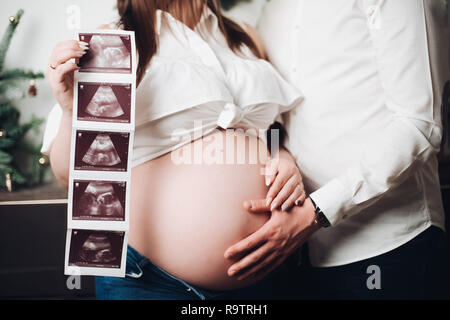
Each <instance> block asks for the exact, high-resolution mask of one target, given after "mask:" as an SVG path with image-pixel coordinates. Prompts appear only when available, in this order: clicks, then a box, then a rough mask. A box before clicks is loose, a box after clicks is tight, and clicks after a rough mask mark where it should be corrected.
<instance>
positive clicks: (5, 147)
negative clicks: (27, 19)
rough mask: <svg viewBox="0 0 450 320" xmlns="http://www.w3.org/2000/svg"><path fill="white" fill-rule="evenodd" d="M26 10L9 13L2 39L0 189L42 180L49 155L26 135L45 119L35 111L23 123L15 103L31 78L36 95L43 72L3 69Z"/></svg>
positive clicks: (30, 88)
mask: <svg viewBox="0 0 450 320" xmlns="http://www.w3.org/2000/svg"><path fill="white" fill-rule="evenodd" d="M23 13H24V11H23V10H22V9H20V10H19V11H18V12H17V14H16V15H15V16H11V17H9V24H8V27H7V29H6V31H5V33H4V35H3V38H2V40H1V42H0V189H2V190H8V191H11V190H12V189H13V188H14V189H18V188H21V187H29V186H33V185H36V184H39V183H41V182H42V180H43V175H44V170H45V168H46V167H47V165H48V159H47V158H46V157H45V156H43V155H41V153H40V148H41V146H40V145H34V144H32V143H30V142H27V141H25V139H24V138H25V136H26V134H27V133H28V132H30V130H34V131H35V132H36V133H37V132H38V130H39V127H40V126H41V124H42V122H43V120H42V119H38V118H36V117H35V116H34V115H33V116H32V118H31V120H30V121H29V122H26V123H20V122H19V120H20V111H19V109H18V108H17V107H16V106H15V102H16V101H17V100H20V99H22V98H24V97H26V93H25V91H26V90H24V89H23V87H22V86H21V85H22V83H23V82H24V81H29V87H28V96H35V95H36V94H37V90H36V85H35V80H36V79H40V78H43V77H44V75H43V73H35V72H32V71H29V70H23V69H12V70H4V64H5V58H6V53H7V52H8V49H9V45H10V43H11V39H12V37H13V35H14V32H15V31H16V28H17V26H18V24H19V22H20V18H21V17H22V15H23Z"/></svg>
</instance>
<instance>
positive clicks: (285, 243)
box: [225, 198, 320, 280]
mask: <svg viewBox="0 0 450 320" xmlns="http://www.w3.org/2000/svg"><path fill="white" fill-rule="evenodd" d="M247 210H248V211H249V212H252V213H255V212H264V213H267V212H268V211H270V210H269V209H268V208H267V206H266V203H265V200H257V201H252V205H250V206H249V207H247ZM315 220H316V214H315V212H314V207H313V204H312V202H311V200H310V199H309V198H308V199H307V200H306V201H305V202H304V204H303V205H302V206H295V207H293V208H292V209H291V210H290V211H281V210H275V211H273V212H272V215H271V218H270V219H269V220H268V221H267V222H266V223H265V224H264V225H263V226H262V227H261V228H260V229H259V230H258V231H256V232H255V233H253V234H251V235H250V236H248V237H247V238H246V239H244V240H242V241H240V242H238V243H237V244H235V245H233V246H231V247H230V248H228V249H227V250H226V252H225V258H227V259H230V258H233V257H235V256H240V255H245V256H243V258H242V259H240V260H239V261H238V262H236V263H235V264H233V265H232V266H231V267H230V268H229V269H228V275H229V276H230V277H232V276H237V279H238V280H243V279H246V278H249V277H252V278H257V279H258V280H259V279H262V278H263V277H265V276H266V275H268V274H269V273H270V272H271V271H272V270H274V269H275V268H276V267H278V266H279V265H280V264H281V263H282V262H283V261H284V260H285V259H286V258H287V257H288V256H289V255H291V254H292V253H293V252H294V251H295V250H296V249H297V248H299V247H300V246H301V245H302V244H303V243H304V242H305V241H306V240H307V239H308V238H309V237H310V236H311V235H312V234H313V233H314V232H315V231H317V230H318V229H319V228H320V226H319V225H318V224H317V223H316V222H315Z"/></svg>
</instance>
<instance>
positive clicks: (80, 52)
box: [77, 51, 86, 56]
mask: <svg viewBox="0 0 450 320" xmlns="http://www.w3.org/2000/svg"><path fill="white" fill-rule="evenodd" d="M77 54H80V55H82V56H84V55H85V54H86V51H77Z"/></svg>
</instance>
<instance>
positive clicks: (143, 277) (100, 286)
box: [95, 246, 272, 300]
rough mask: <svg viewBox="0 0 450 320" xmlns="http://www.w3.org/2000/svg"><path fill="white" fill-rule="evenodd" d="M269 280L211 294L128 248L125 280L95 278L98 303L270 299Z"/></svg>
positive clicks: (269, 278) (270, 285)
mask: <svg viewBox="0 0 450 320" xmlns="http://www.w3.org/2000/svg"><path fill="white" fill-rule="evenodd" d="M271 279H272V277H271V275H269V276H268V277H267V278H265V279H264V280H262V281H260V282H259V283H257V284H254V285H252V286H250V287H247V288H243V289H238V290H231V291H212V290H207V289H202V288H198V287H196V286H193V285H191V284H189V283H187V282H185V281H183V280H181V279H179V278H177V277H175V276H173V275H171V274H169V273H168V272H166V271H164V270H163V269H161V268H159V267H158V266H156V265H154V264H153V263H151V261H150V260H149V259H147V258H146V257H144V256H142V255H141V254H139V252H137V251H136V250H135V249H133V248H132V247H130V246H128V250H127V266H126V276H125V278H116V277H96V279H95V286H96V293H97V299H100V300H241V299H242V300H244V299H258V300H260V299H262V300H264V299H271V298H272V280H271Z"/></svg>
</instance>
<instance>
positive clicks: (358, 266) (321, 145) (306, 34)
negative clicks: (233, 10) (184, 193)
mask: <svg viewBox="0 0 450 320" xmlns="http://www.w3.org/2000/svg"><path fill="white" fill-rule="evenodd" d="M443 6H444V1H441V0H429V1H427V0H384V1H383V0H271V1H269V3H268V4H267V6H266V9H265V13H264V15H263V17H262V20H261V22H260V27H259V31H260V35H261V37H262V39H263V42H264V44H265V47H266V50H267V54H268V58H269V60H270V61H271V62H272V63H273V64H274V65H275V67H276V68H278V70H279V71H280V72H281V73H282V75H283V76H284V77H285V78H286V79H287V80H288V81H290V82H291V83H292V84H293V85H295V86H297V88H298V89H300V90H302V91H303V93H304V95H305V101H304V102H303V103H302V105H300V107H298V108H297V109H296V110H294V111H292V112H291V113H290V114H289V115H288V116H287V117H286V119H285V127H286V130H287V134H288V141H287V143H286V146H287V148H288V149H289V151H290V152H291V153H292V154H293V155H294V156H295V157H296V159H297V164H298V166H299V168H300V170H301V171H302V174H303V178H304V182H305V186H306V187H307V191H309V192H310V198H309V199H308V200H307V201H310V203H312V204H313V205H314V209H313V210H315V213H316V214H317V221H318V223H319V224H321V226H322V227H328V224H330V225H331V226H330V227H329V228H320V230H318V231H315V230H312V231H311V232H306V234H307V236H301V237H299V238H304V239H301V240H297V239H296V237H294V236H292V237H289V230H292V227H291V226H287V224H292V223H298V222H285V224H286V225H285V226H283V227H284V230H288V231H283V230H282V229H283V228H281V227H280V228H279V230H282V231H279V233H283V232H285V233H286V237H284V239H285V240H284V246H285V247H289V246H291V244H292V247H295V244H296V243H297V244H298V246H300V245H301V243H302V241H304V240H305V238H309V240H308V243H309V257H310V262H311V264H312V266H313V267H314V268H312V271H311V273H310V279H313V282H312V285H313V288H314V290H315V293H316V295H313V294H314V292H312V291H311V292H310V294H311V297H316V298H368V299H370V298H424V297H426V294H427V293H426V287H427V285H429V284H431V283H432V282H433V279H432V278H431V277H432V276H433V275H434V276H436V277H439V276H440V274H439V273H438V272H437V271H434V270H435V269H434V268H435V267H439V264H440V262H439V259H440V257H441V252H442V251H441V247H442V242H443V234H444V233H443V231H442V230H444V226H445V223H444V211H443V208H442V200H441V194H440V186H439V177H438V173H437V166H438V162H437V157H436V154H437V153H438V151H439V149H440V143H441V139H442V134H443V128H442V124H441V100H442V99H441V97H442V90H443V86H444V82H445V81H446V80H448V79H449V68H448V60H447V59H448V51H447V49H448V48H447V46H446V43H447V39H446V34H445V33H444V32H443V31H442V30H443V29H442V28H443V27H444V25H445V22H444V17H445V16H444V15H442V16H439V15H440V14H442V13H443V12H445V9H444V8H443ZM261 206H262V205H261ZM310 207H311V206H310ZM259 209H261V208H259ZM253 210H254V211H257V208H255V207H253ZM295 210H300V209H296V208H294V209H293V213H292V214H293V215H294V214H295V213H296V211H295ZM309 211H311V209H309ZM299 212H301V211H299ZM275 213H278V212H275ZM275 213H274V214H275ZM274 214H273V215H272V216H274ZM272 220H273V219H272ZM285 220H286V219H285ZM286 221H288V220H286ZM294 221H296V220H294ZM269 223H271V222H270V220H269ZM266 229H267V228H266ZM272 229H273V228H272ZM306 229H308V227H305V230H306ZM310 233H313V234H312V236H309V234H310ZM266 234H267V233H266ZM256 238H257V236H253V239H252V236H251V237H249V238H248V239H246V240H244V241H243V242H241V243H240V244H238V245H237V246H235V247H233V248H232V249H230V250H231V251H233V250H234V253H236V252H239V251H241V252H242V251H243V250H244V249H247V250H248V249H249V248H250V247H252V246H253V245H254V244H255V243H256V242H257V241H256V240H255V239H256ZM259 240H261V239H259ZM259 240H258V241H259ZM252 241H253V242H252ZM296 241H297V242H296ZM259 251H260V252H259V256H258V257H256V256H255V255H253V256H251V254H249V255H248V257H250V258H248V257H247V261H246V260H245V258H244V259H242V260H241V261H243V263H241V267H248V265H249V264H250V263H251V262H253V263H259V264H267V265H269V266H270V265H271V264H279V263H280V260H281V259H279V260H278V262H277V259H276V258H273V257H272V258H268V259H266V260H270V261H269V262H264V259H265V258H261V257H264V256H269V255H268V254H267V253H266V252H263V251H261V250H259ZM279 251H280V252H281V251H283V250H279ZM282 254H283V253H280V255H282ZM266 269H268V270H271V269H273V268H266ZM299 286H301V284H299Z"/></svg>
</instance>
